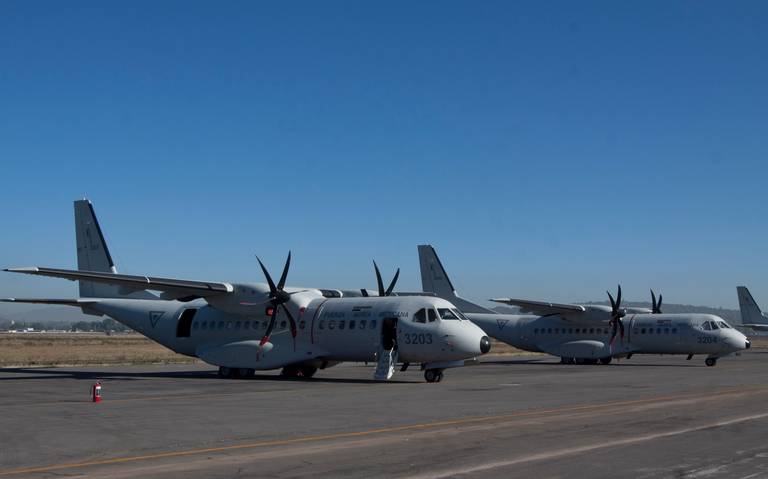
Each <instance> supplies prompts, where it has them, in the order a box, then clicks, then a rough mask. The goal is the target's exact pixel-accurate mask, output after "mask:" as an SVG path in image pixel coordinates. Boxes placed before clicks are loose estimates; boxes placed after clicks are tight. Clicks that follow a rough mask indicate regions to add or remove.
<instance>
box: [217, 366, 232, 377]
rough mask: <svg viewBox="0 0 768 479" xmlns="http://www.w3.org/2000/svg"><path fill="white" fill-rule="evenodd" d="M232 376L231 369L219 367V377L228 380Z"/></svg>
mask: <svg viewBox="0 0 768 479" xmlns="http://www.w3.org/2000/svg"><path fill="white" fill-rule="evenodd" d="M231 376H232V369H231V368H228V367H226V366H219V377H220V378H228V377H231Z"/></svg>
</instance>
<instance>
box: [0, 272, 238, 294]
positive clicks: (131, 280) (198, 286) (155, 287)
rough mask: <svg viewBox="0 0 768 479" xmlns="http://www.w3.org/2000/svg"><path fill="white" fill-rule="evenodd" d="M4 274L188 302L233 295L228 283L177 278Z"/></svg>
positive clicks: (124, 275)
mask: <svg viewBox="0 0 768 479" xmlns="http://www.w3.org/2000/svg"><path fill="white" fill-rule="evenodd" d="M4 271H10V272H12V273H24V274H33V275H36V276H51V277H53V278H64V279H68V280H71V281H78V280H85V281H89V282H93V283H104V284H114V285H118V286H121V287H123V288H125V290H126V291H127V292H130V291H140V290H147V289H148V290H152V291H161V292H162V293H163V296H162V298H163V299H178V300H181V301H189V300H192V299H197V298H208V297H211V296H217V295H222V294H227V293H231V292H233V291H234V288H233V287H232V285H231V284H229V283H212V282H207V281H190V280H186V279H175V278H156V277H152V276H135V275H130V274H117V273H108V272H101V271H80V270H71V269H56V268H38V267H31V268H8V269H5V270H4Z"/></svg>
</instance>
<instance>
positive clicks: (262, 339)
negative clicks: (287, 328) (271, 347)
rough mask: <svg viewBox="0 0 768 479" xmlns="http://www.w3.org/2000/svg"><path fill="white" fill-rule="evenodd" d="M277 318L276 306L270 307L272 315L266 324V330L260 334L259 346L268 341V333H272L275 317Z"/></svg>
mask: <svg viewBox="0 0 768 479" xmlns="http://www.w3.org/2000/svg"><path fill="white" fill-rule="evenodd" d="M276 318H277V308H274V309H272V317H271V318H269V325H268V326H267V330H266V331H265V332H264V336H262V338H261V341H260V342H259V347H261V346H264V345H265V344H267V343H268V342H269V335H270V334H272V330H273V329H274V328H275V319H276Z"/></svg>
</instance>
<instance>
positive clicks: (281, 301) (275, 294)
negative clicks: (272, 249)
mask: <svg viewBox="0 0 768 479" xmlns="http://www.w3.org/2000/svg"><path fill="white" fill-rule="evenodd" d="M256 260H257V261H258V262H259V266H261V270H262V271H263V272H264V277H265V278H266V279H267V284H268V285H269V299H268V300H267V301H268V302H269V304H271V305H272V308H271V309H272V314H271V316H270V318H269V325H268V326H267V330H266V331H265V332H264V336H263V337H262V338H261V342H260V343H259V347H261V346H264V345H265V344H266V343H268V342H269V335H270V334H272V330H273V329H274V328H275V320H276V319H277V310H278V308H280V307H282V308H283V311H285V314H286V316H288V321H289V322H290V325H291V336H293V340H294V343H295V341H296V332H297V331H296V321H295V320H294V319H293V315H292V314H291V312H290V311H289V310H288V308H287V307H286V306H285V303H287V302H288V301H290V300H291V295H293V294H296V293H300V292H301V291H294V292H292V293H288V292H286V291H285V290H284V289H283V288H284V287H285V281H286V279H288V269H289V268H290V266H291V252H290V251H289V252H288V259H286V260H285V266H284V267H283V274H282V275H280V280H279V281H278V282H277V285H275V282H274V281H272V276H270V275H269V272H268V271H267V268H266V267H265V266H264V263H262V262H261V259H259V257H258V256H257V257H256Z"/></svg>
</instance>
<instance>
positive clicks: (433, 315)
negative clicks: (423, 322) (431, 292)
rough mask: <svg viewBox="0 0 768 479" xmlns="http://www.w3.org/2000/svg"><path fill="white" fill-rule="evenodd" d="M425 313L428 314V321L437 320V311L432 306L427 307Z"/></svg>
mask: <svg viewBox="0 0 768 479" xmlns="http://www.w3.org/2000/svg"><path fill="white" fill-rule="evenodd" d="M427 313H428V314H427V315H428V316H429V322H430V323H432V322H434V321H437V313H435V310H434V309H432V308H429V309H428V310H427Z"/></svg>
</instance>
